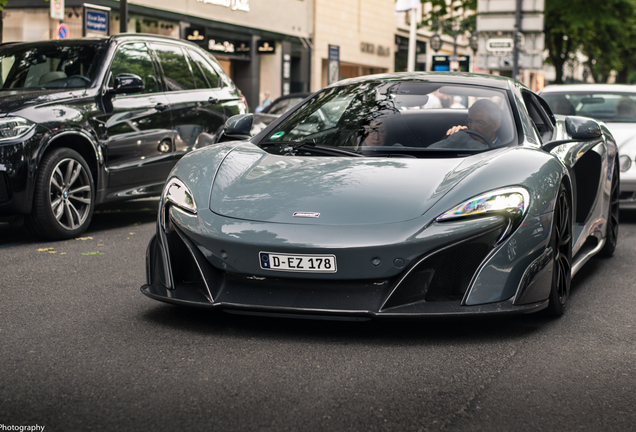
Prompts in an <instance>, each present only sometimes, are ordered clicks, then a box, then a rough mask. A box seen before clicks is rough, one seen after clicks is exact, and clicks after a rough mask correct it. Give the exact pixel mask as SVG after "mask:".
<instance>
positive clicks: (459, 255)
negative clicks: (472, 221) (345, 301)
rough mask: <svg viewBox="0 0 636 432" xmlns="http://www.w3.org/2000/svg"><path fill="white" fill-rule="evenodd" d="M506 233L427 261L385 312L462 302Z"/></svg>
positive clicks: (468, 243)
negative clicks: (424, 304) (416, 305)
mask: <svg viewBox="0 0 636 432" xmlns="http://www.w3.org/2000/svg"><path fill="white" fill-rule="evenodd" d="M501 232H502V229H496V230H493V231H490V232H488V233H486V234H484V235H482V236H479V237H476V238H473V239H471V240H468V241H465V242H463V243H459V244H456V245H453V246H450V247H448V248H446V249H443V250H441V251H439V252H437V253H434V254H433V255H431V256H430V257H428V258H426V259H425V260H424V261H422V262H421V263H420V264H418V265H417V267H416V268H415V269H413V271H412V272H411V273H409V275H408V276H407V277H406V279H404V281H402V283H400V285H399V286H398V287H397V289H396V290H395V291H394V292H393V294H392V295H391V297H390V298H389V299H388V300H387V302H386V303H385V305H384V307H383V309H388V308H392V307H396V306H402V305H406V304H411V303H416V302H419V301H422V300H424V301H427V302H437V301H461V300H462V298H463V297H464V294H466V290H467V289H468V286H469V284H470V281H471V280H472V278H473V276H474V275H475V272H476V271H477V269H478V268H479V266H480V264H481V263H482V262H483V261H484V259H486V257H487V256H488V254H489V253H490V251H491V250H492V248H493V246H494V244H495V242H496V241H497V239H498V238H499V236H500V235H501Z"/></svg>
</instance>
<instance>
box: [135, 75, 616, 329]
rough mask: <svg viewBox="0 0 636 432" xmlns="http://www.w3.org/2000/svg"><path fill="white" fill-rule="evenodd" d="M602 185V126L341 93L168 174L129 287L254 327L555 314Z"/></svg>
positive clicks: (418, 92) (393, 87)
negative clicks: (252, 318) (141, 276)
mask: <svg viewBox="0 0 636 432" xmlns="http://www.w3.org/2000/svg"><path fill="white" fill-rule="evenodd" d="M252 120H253V117H252V114H244V115H239V116H235V117H232V118H231V119H229V120H228V122H227V123H226V126H225V128H226V130H225V133H226V135H227V136H236V137H240V136H245V135H249V132H250V130H251V127H252ZM204 138H205V137H204ZM618 185H619V169H618V153H617V147H616V143H615V142H614V139H613V137H612V135H611V134H610V132H609V130H608V129H607V127H606V126H605V125H604V124H603V123H602V122H598V121H595V120H591V119H588V118H584V117H575V116H572V117H567V118H565V117H563V119H562V120H556V119H555V117H554V115H553V114H552V112H551V110H550V108H549V107H548V105H547V104H546V103H545V102H544V101H543V100H542V99H541V98H540V97H538V96H537V95H536V94H534V93H532V92H531V91H530V90H528V89H527V88H526V87H524V86H523V85H522V84H520V83H518V82H516V81H513V80H510V79H507V78H499V77H494V76H486V75H471V74H462V73H460V74H452V73H411V74H409V73H405V74H386V75H374V76H368V77H362V78H357V79H351V80H345V81H341V82H338V83H336V84H334V85H331V86H329V87H326V88H324V89H322V90H320V91H318V92H317V93H315V94H313V96H311V97H310V98H308V99H307V100H306V101H305V102H304V103H303V104H300V105H299V106H297V107H296V108H295V109H293V110H291V111H289V112H287V113H286V114H284V115H282V116H281V117H280V118H278V119H277V120H276V121H274V122H273V123H272V124H271V125H269V126H268V127H267V128H266V129H264V130H263V131H262V132H260V133H259V134H258V135H256V136H254V137H251V138H249V139H246V140H240V141H232V142H226V143H222V144H213V145H209V146H207V147H204V148H202V149H199V150H196V151H193V152H192V153H190V154H188V155H186V156H184V157H183V158H182V159H181V160H180V161H179V162H178V163H177V165H176V166H175V168H174V169H173V170H172V172H171V174H170V176H169V177H168V181H167V183H166V185H165V188H164V191H163V196H162V201H161V206H160V210H159V215H158V223H157V233H156V235H155V236H153V238H152V239H151V241H150V244H149V246H148V250H147V257H146V258H147V260H146V262H147V283H146V284H145V285H144V286H142V288H141V291H142V292H143V293H144V294H145V295H147V296H148V297H151V298H153V299H157V300H161V301H164V302H168V303H175V304H180V305H192V306H203V307H209V308H212V309H220V310H225V311H228V312H235V313H248V314H257V315H259V314H266V315H274V316H299V315H302V316H313V317H314V318H332V319H369V318H380V317H415V316H430V315H438V316H439V315H448V316H451V315H465V314H478V315H480V314H502V313H527V312H536V311H540V310H545V311H546V312H547V313H549V314H551V315H554V316H559V315H561V314H562V313H563V311H564V309H565V307H566V302H567V299H568V295H569V291H570V281H571V278H572V276H573V275H574V274H575V273H576V272H577V271H578V270H579V269H580V268H581V267H582V266H583V264H584V263H585V262H586V261H587V260H589V259H590V258H591V257H592V256H594V255H595V254H603V255H606V256H610V255H612V254H613V253H614V250H615V248H616V241H617V234H618V196H619V188H618Z"/></svg>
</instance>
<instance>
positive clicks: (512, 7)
mask: <svg viewBox="0 0 636 432" xmlns="http://www.w3.org/2000/svg"><path fill="white" fill-rule="evenodd" d="M544 3H545V1H544V0H523V1H522V2H521V12H522V13H527V12H541V11H543V10H544V6H545V5H544ZM477 10H478V11H479V13H503V12H510V13H514V12H515V11H516V10H517V0H478V1H477Z"/></svg>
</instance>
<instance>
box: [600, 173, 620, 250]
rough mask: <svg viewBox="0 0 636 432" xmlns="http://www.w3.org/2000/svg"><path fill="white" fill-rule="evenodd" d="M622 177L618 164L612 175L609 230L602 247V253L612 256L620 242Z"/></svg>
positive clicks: (608, 218) (608, 213) (608, 214)
mask: <svg viewBox="0 0 636 432" xmlns="http://www.w3.org/2000/svg"><path fill="white" fill-rule="evenodd" d="M619 185H620V178H619V169H618V165H615V166H614V175H613V176H612V191H611V193H610V203H609V209H608V212H607V231H606V232H605V246H603V249H601V252H600V255H601V256H604V257H611V256H612V255H614V251H615V250H616V244H617V243H618V214H619V197H620V187H619Z"/></svg>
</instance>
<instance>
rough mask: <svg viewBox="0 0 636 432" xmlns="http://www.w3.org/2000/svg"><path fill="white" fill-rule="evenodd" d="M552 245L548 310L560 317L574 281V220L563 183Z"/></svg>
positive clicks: (554, 222) (560, 189)
mask: <svg viewBox="0 0 636 432" xmlns="http://www.w3.org/2000/svg"><path fill="white" fill-rule="evenodd" d="M550 246H551V248H552V250H553V251H554V265H553V268H552V288H551V290H550V297H549V298H550V303H549V304H548V308H547V310H546V312H547V314H548V315H550V316H553V317H558V316H561V315H563V312H564V311H565V306H566V304H567V301H568V297H569V296H570V282H571V281H572V221H571V211H570V201H569V199H568V193H567V191H566V189H565V186H564V185H563V184H561V187H560V188H559V195H558V196H557V201H556V206H555V209H554V217H553V220H552V234H551V237H550Z"/></svg>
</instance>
